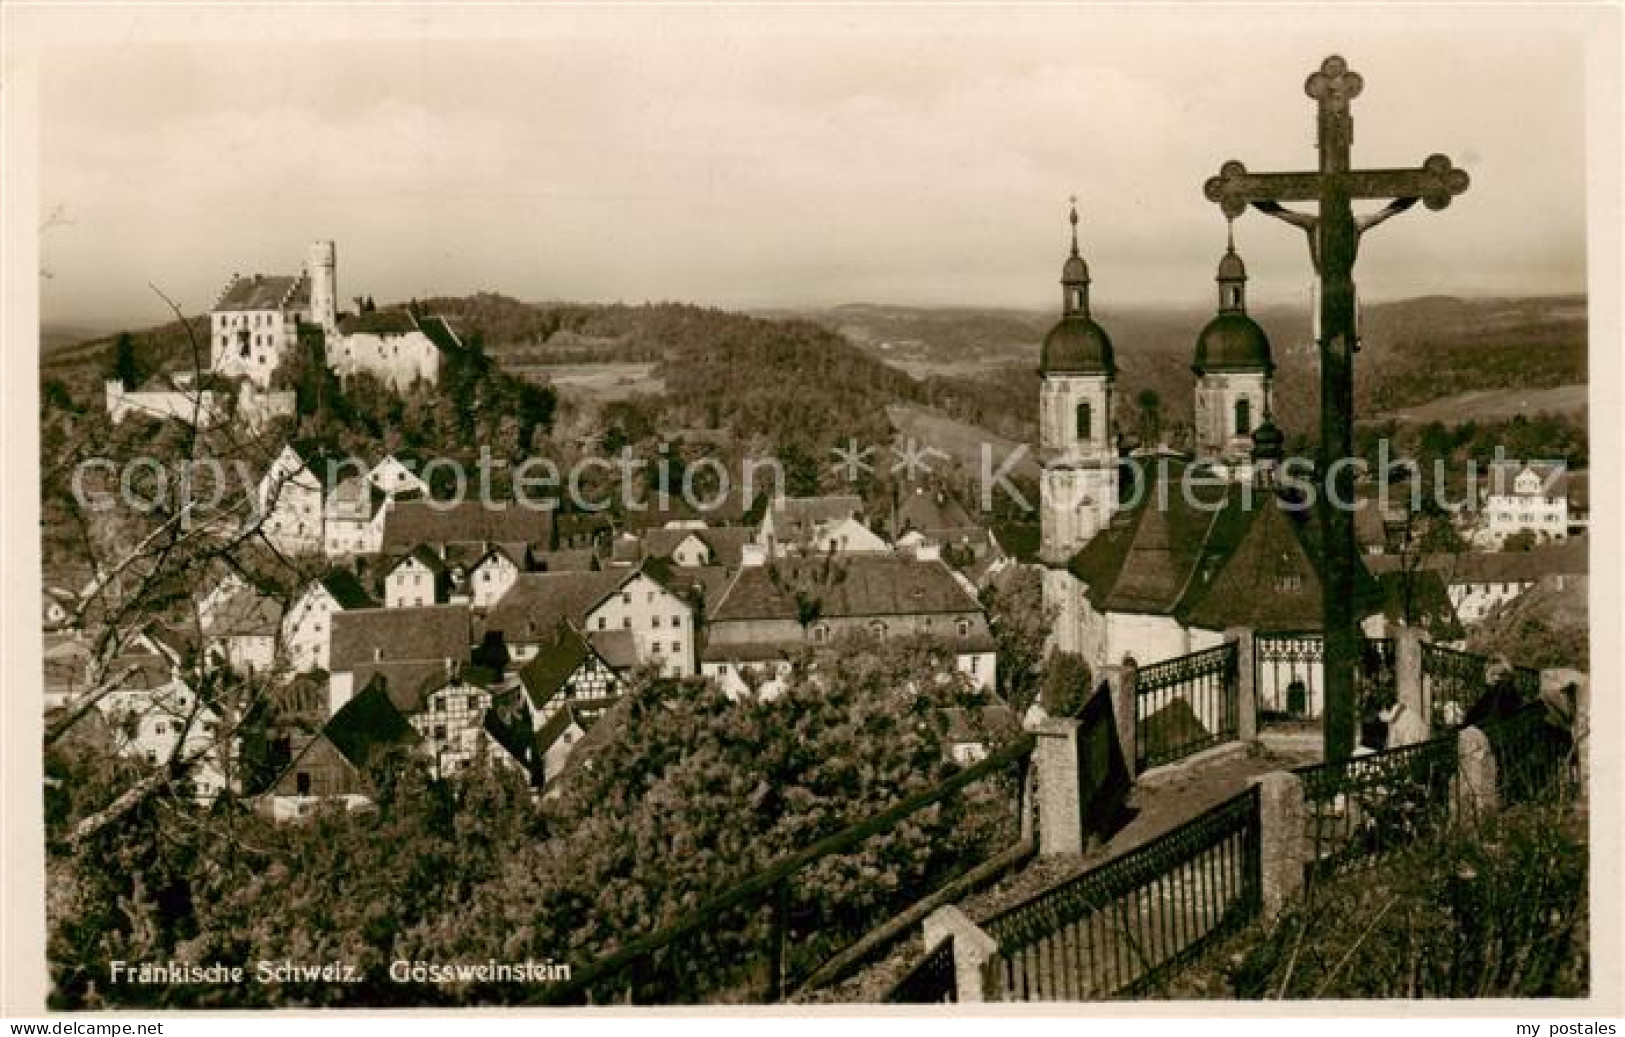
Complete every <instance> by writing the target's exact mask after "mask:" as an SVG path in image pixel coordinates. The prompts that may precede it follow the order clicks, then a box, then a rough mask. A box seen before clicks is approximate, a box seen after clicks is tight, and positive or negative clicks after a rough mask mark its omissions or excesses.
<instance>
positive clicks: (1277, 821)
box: [1253, 771, 1310, 920]
mask: <svg viewBox="0 0 1625 1037" xmlns="http://www.w3.org/2000/svg"><path fill="white" fill-rule="evenodd" d="M1253 783H1254V784H1255V785H1257V786H1258V820H1259V831H1260V839H1261V843H1262V845H1261V847H1260V855H1261V857H1262V860H1263V879H1264V904H1263V909H1264V918H1265V919H1266V920H1269V919H1273V918H1274V917H1275V916H1276V915H1278V914H1280V912H1281V909H1282V908H1283V907H1285V906H1286V905H1287V904H1288V903H1290V902H1291V901H1292V900H1293V899H1295V898H1296V897H1298V896H1299V895H1301V894H1302V893H1303V868H1304V865H1305V864H1307V863H1308V861H1309V852H1310V851H1309V846H1308V839H1307V818H1306V815H1305V813H1304V803H1303V779H1302V778H1300V777H1298V776H1297V775H1296V774H1293V773H1291V772H1290V771H1272V772H1270V773H1269V774H1265V775H1263V776H1261V777H1258V778H1254V779H1253Z"/></svg>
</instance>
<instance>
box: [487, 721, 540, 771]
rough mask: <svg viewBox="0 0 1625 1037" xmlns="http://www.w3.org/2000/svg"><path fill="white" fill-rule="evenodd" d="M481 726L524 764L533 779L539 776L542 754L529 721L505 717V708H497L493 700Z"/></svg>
mask: <svg viewBox="0 0 1625 1037" xmlns="http://www.w3.org/2000/svg"><path fill="white" fill-rule="evenodd" d="M481 726H482V727H483V728H484V730H485V733H486V734H488V735H490V736H491V741H493V742H495V743H496V744H497V745H499V746H501V747H502V748H503V750H505V751H506V752H507V753H508V755H509V756H512V757H513V758H514V759H515V760H517V761H519V763H520V764H521V765H523V766H524V768H525V770H526V771H528V772H529V773H530V775H531V780H532V781H534V780H536V779H537V778H538V777H539V774H538V771H539V770H540V768H541V759H540V756H541V754H540V753H538V752H537V745H538V740H537V738H536V736H535V735H534V734H533V733H532V732H531V729H530V725H529V724H528V723H526V722H525V721H524V720H523V719H514V720H509V719H505V718H504V716H503V710H501V709H499V708H497V706H496V704H495V703H494V702H493V703H492V706H491V708H490V709H487V710H486V711H485V716H484V717H483V718H482V719H481Z"/></svg>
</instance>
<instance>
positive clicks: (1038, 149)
mask: <svg viewBox="0 0 1625 1037" xmlns="http://www.w3.org/2000/svg"><path fill="white" fill-rule="evenodd" d="M1491 17H1494V18H1496V21H1495V22H1491V21H1490V20H1489V19H1490V18H1491ZM1555 22H1556V19H1552V18H1539V19H1535V18H1523V19H1521V20H1520V21H1517V22H1516V23H1513V22H1509V21H1508V20H1507V19H1506V18H1505V17H1503V16H1502V14H1500V13H1497V12H1492V11H1488V10H1486V9H1481V8H1480V9H1473V8H1457V9H1456V10H1455V11H1453V12H1448V13H1446V14H1444V15H1439V14H1437V13H1430V12H1424V11H1417V10H1408V9H1393V8H1386V9H1374V8H1366V9H1360V10H1353V11H1344V12H1327V11H1321V12H1318V13H1312V14H1309V15H1300V14H1294V13H1292V12H1288V11H1286V10H1284V9H1275V10H1263V9H1256V8H1225V9H1217V10H1212V9H1210V10H1208V11H1204V12H1192V11H1189V10H1184V11H1181V10H1174V9H1168V8H1161V9H1152V10H1151V11H1150V12H1149V13H1140V14H1133V13H1128V12H1122V11H1116V10H1103V9H1092V10H1062V9H1053V8H1022V9H1016V10H1010V11H1003V10H991V9H985V8H980V9H964V8H946V7H943V8H912V9H901V8H889V9H879V10H852V9H845V8H821V9H817V10H811V11H808V10H798V11H791V10H788V9H783V8H778V9H757V10H741V9H736V8H718V9H709V10H676V9H670V8H663V9H660V8H646V9H620V10H616V11H613V12H608V13H605V12H593V11H589V10H585V9H567V10H563V11H551V12H541V11H534V10H532V11H524V10H518V11H516V10H513V9H492V10H487V11H485V12H484V13H483V14H482V15H480V16H479V20H477V21H471V20H470V17H469V16H467V15H462V16H453V15H451V14H449V13H446V12H437V11H425V10H422V9H417V10H413V11H391V10H387V9H378V8H372V9H368V10H365V11H362V12H353V11H352V12H347V13H346V16H345V17H342V18H341V17H339V16H338V15H337V14H333V15H331V16H329V14H328V13H326V12H321V11H313V10H310V9H304V8H292V7H289V8H281V9H271V10H268V11H261V12H259V13H258V14H256V15H250V16H243V15H237V16H228V15H227V14H224V13H221V12H192V11H179V12H177V11H176V10H174V9H171V10H169V11H154V12H151V13H149V15H148V16H146V17H144V18H141V19H134V20H131V19H126V21H125V22H124V23H120V24H113V25H110V24H108V23H105V22H102V23H99V26H98V31H99V34H100V36H101V37H102V40H103V41H104V42H97V41H95V40H87V38H86V36H87V35H88V34H85V35H81V36H76V37H75V42H74V43H73V44H72V45H71V46H62V47H59V48H55V49H53V50H51V51H50V52H49V53H48V54H47V55H46V56H45V57H44V58H43V59H42V61H41V65H40V80H39V84H40V85H39V97H40V113H41V127H40V154H41V167H40V207H41V210H42V211H47V210H50V209H52V208H54V207H56V206H61V207H62V209H63V213H64V216H65V222H61V223H58V224H56V225H54V226H52V227H50V228H49V229H47V230H46V231H45V232H44V233H43V237H42V240H41V262H42V264H43V265H44V266H45V267H46V268H47V269H48V270H49V271H50V272H51V277H50V278H49V279H48V280H44V281H42V293H43V297H42V302H43V305H42V317H43V318H44V319H45V320H47V321H57V322H70V323H71V322H72V321H74V320H76V319H85V320H90V319H101V318H108V317H117V318H119V319H131V320H134V319H136V318H148V317H150V318H152V319H154V320H156V319H159V318H161V317H162V316H163V311H162V309H161V307H160V305H159V304H158V303H157V300H156V299H155V298H154V297H153V296H152V294H151V292H150V290H149V289H148V288H147V282H148V281H152V282H154V283H155V284H157V285H159V286H160V287H162V288H163V289H164V290H165V291H166V292H168V293H170V294H172V295H174V296H175V297H176V298H177V300H178V301H180V302H181V303H182V305H183V306H185V307H186V308H188V309H189V310H194V311H202V310H206V309H207V308H208V307H209V305H210V304H211V303H212V301H213V299H214V296H215V294H216V292H218V290H219V289H220V287H221V286H222V284H223V283H224V281H225V280H226V279H227V277H228V276H229V275H230V274H231V273H232V272H233V271H241V272H244V273H248V272H253V271H262V272H266V273H278V272H286V273H292V272H294V271H295V270H296V269H297V268H298V265H299V263H300V262H301V259H302V257H303V255H304V251H305V246H306V243H307V242H308V241H310V240H312V239H315V238H332V239H334V240H336V241H337V242H338V256H339V291H340V296H341V298H343V299H348V298H349V297H350V296H351V295H354V294H360V293H368V294H371V295H373V296H374V297H376V298H377V299H378V301H379V302H384V301H390V300H397V299H403V298H406V297H408V296H412V295H427V294H462V293H466V292H472V291H476V290H481V289H487V290H492V291H499V292H504V293H507V294H511V295H515V296H518V297H521V298H524V299H538V300H539V299H581V300H611V299H620V300H627V301H634V302H636V301H642V300H646V299H680V300H692V301H697V302H704V303H713V304H718V305H724V306H734V307H748V306H772V305H780V304H804V303H805V304H826V303H840V302H850V301H882V302H901V303H929V304H954V303H963V304H974V305H1014V306H1051V305H1055V304H1056V302H1057V299H1058V289H1057V288H1056V286H1055V280H1056V276H1057V273H1058V269H1059V265H1060V262H1061V259H1062V258H1063V256H1064V254H1065V247H1066V222H1065V214H1066V199H1067V196H1068V195H1069V194H1072V193H1076V194H1077V195H1078V196H1079V199H1080V207H1081V209H1082V214H1083V223H1082V239H1083V247H1084V252H1085V255H1086V256H1087V257H1088V259H1089V261H1090V265H1091V268H1092V270H1093V273H1094V278H1095V289H1094V291H1095V299H1096V302H1097V305H1098V306H1099V307H1100V308H1102V309H1108V310H1109V309H1110V308H1111V307H1112V306H1113V305H1128V304H1141V303H1152V302H1160V301H1169V302H1176V303H1190V302H1201V301H1204V300H1207V299H1209V298H1211V295H1212V276H1213V267H1214V263H1215V262H1216V261H1217V259H1218V257H1219V255H1220V253H1221V252H1222V251H1223V243H1224V225H1223V220H1222V218H1221V217H1220V215H1219V213H1218V211H1217V208H1216V207H1215V206H1213V205H1211V204H1209V203H1208V202H1206V201H1205V200H1204V199H1203V198H1202V195H1201V185H1202V181H1203V180H1204V179H1205V178H1206V177H1208V176H1209V175H1211V174H1213V173H1214V172H1216V171H1217V169H1218V167H1219V165H1220V164H1221V163H1222V162H1223V161H1224V160H1226V159H1229V158H1239V159H1242V160H1243V161H1245V162H1246V163H1247V165H1248V166H1249V168H1252V169H1255V170H1279V169H1301V168H1312V167H1313V163H1314V151H1313V146H1314V119H1313V112H1314V109H1313V104H1312V102H1311V101H1310V100H1309V99H1308V98H1306V97H1305V96H1304V94H1303V80H1304V78H1305V76H1306V75H1307V74H1308V73H1309V72H1310V71H1312V70H1313V69H1314V68H1315V67H1316V66H1317V65H1318V64H1319V62H1320V60H1321V58H1322V57H1324V56H1325V55H1326V54H1328V53H1332V52H1334V51H1335V52H1339V53H1342V54H1344V55H1345V56H1346V57H1347V58H1348V60H1349V62H1350V64H1351V65H1352V66H1353V67H1354V68H1355V69H1356V70H1357V71H1359V72H1360V73H1361V74H1362V75H1363V76H1364V78H1365V83H1366V86H1365V92H1364V95H1363V96H1362V97H1360V98H1359V99H1358V100H1357V101H1356V102H1355V108H1354V112H1355V152H1354V153H1355V162H1356V163H1357V164H1359V165H1364V166H1378V167H1392V166H1411V165H1416V164H1419V163H1420V162H1421V160H1422V159H1423V158H1425V157H1426V156H1427V155H1428V154H1430V153H1432V152H1435V151H1440V152H1444V153H1446V154H1448V155H1450V156H1451V158H1452V159H1454V160H1455V161H1456V163H1457V164H1458V165H1461V166H1464V167H1466V168H1467V169H1468V170H1469V171H1470V172H1471V174H1472V177H1473V185H1472V188H1471V190H1470V191H1469V192H1468V193H1467V195H1465V196H1464V197H1462V198H1460V199H1458V200H1457V201H1456V203H1455V204H1454V205H1452V206H1451V208H1449V209H1448V210H1446V211H1445V212H1442V213H1434V212H1428V211H1425V210H1423V209H1421V208H1420V207H1418V208H1417V209H1416V210H1413V211H1412V212H1411V213H1409V214H1406V215H1405V216H1403V217H1401V218H1399V219H1396V220H1394V221H1392V222H1390V223H1387V224H1385V225H1383V227H1382V228H1381V229H1380V230H1377V231H1373V232H1372V235H1371V237H1370V238H1368V239H1367V241H1366V243H1365V245H1364V247H1363V248H1362V252H1361V257H1360V267H1359V269H1358V271H1357V278H1358V280H1359V282H1360V285H1361V289H1362V292H1363V294H1364V295H1365V296H1366V297H1367V298H1392V297H1396V296H1407V295H1420V294H1428V293H1454V294H1463V295H1483V294H1519V293H1541V292H1564V291H1580V290H1583V289H1584V287H1585V280H1584V278H1585V272H1584V266H1585V224H1584V213H1585V199H1584V188H1585V179H1584V172H1585V70H1584V61H1583V59H1584V54H1585V51H1584V48H1583V47H1582V46H1581V41H1580V39H1579V37H1578V36H1577V35H1575V34H1573V33H1572V32H1566V31H1560V30H1558V29H1556V28H1554V27H1553V26H1554V24H1555ZM182 30H184V31H185V33H186V34H189V35H191V36H192V38H191V39H186V40H176V39H174V37H176V36H177V35H178V34H180V33H181V31H182ZM109 37H116V39H115V40H109ZM1237 239H1238V243H1239V246H1240V248H1241V250H1242V253H1243V255H1244V256H1245V257H1246V259H1247V260H1248V264H1249V268H1250V271H1251V273H1252V274H1253V275H1254V281H1253V299H1254V300H1255V301H1256V302H1262V303H1276V302H1297V301H1303V300H1304V299H1306V297H1307V286H1308V282H1309V277H1310V275H1309V267H1308V258H1307V249H1306V248H1305V246H1304V242H1303V238H1302V235H1301V232H1299V231H1296V230H1293V229H1291V228H1289V227H1287V226H1285V225H1284V224H1281V223H1279V222H1277V221H1273V220H1269V219H1268V218H1266V217H1264V216H1261V215H1259V214H1257V213H1251V214H1249V215H1248V216H1246V217H1244V218H1243V219H1242V221H1241V222H1240V223H1239V224H1238V225H1237Z"/></svg>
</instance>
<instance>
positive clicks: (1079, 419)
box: [1038, 204, 1117, 566]
mask: <svg viewBox="0 0 1625 1037" xmlns="http://www.w3.org/2000/svg"><path fill="white" fill-rule="evenodd" d="M1071 220H1072V254H1071V255H1069V256H1068V257H1067V259H1066V263H1065V264H1064V265H1063V266H1062V267H1061V320H1060V322H1059V323H1057V324H1056V325H1055V327H1054V329H1052V330H1051V331H1050V333H1049V335H1048V336H1046V337H1045V339H1044V348H1043V352H1042V354H1041V356H1040V359H1039V366H1038V373H1039V376H1040V378H1041V379H1042V387H1041V389H1040V394H1039V400H1038V446H1039V450H1038V454H1039V459H1040V461H1041V462H1042V463H1043V466H1044V472H1043V476H1042V480H1041V482H1040V509H1041V512H1040V520H1041V524H1042V528H1043V541H1042V545H1041V553H1042V557H1043V560H1044V562H1045V563H1046V564H1048V565H1051V566H1061V565H1065V564H1066V562H1067V560H1068V559H1069V558H1071V557H1072V555H1073V554H1075V553H1076V552H1077V551H1078V549H1079V548H1081V547H1083V545H1084V544H1087V543H1088V542H1089V541H1090V540H1091V539H1092V538H1093V537H1094V535H1095V534H1096V533H1098V532H1100V530H1101V529H1102V528H1103V527H1104V526H1105V525H1106V523H1107V521H1109V520H1110V518H1111V515H1112V512H1113V511H1115V510H1116V508H1117V446H1116V443H1115V438H1114V436H1113V432H1112V426H1113V422H1114V421H1115V419H1116V414H1115V410H1114V402H1115V401H1114V400H1113V384H1114V382H1115V380H1116V377H1117V364H1116V361H1115V360H1114V359H1113V356H1112V343H1111V339H1110V338H1108V337H1107V336H1106V332H1105V329H1103V328H1101V326H1100V325H1099V324H1096V323H1095V321H1094V318H1092V317H1091V316H1090V315H1089V264H1087V263H1085V262H1084V261H1083V257H1082V256H1081V255H1079V254H1078V210H1077V206H1076V204H1074V205H1073V208H1072V213H1071Z"/></svg>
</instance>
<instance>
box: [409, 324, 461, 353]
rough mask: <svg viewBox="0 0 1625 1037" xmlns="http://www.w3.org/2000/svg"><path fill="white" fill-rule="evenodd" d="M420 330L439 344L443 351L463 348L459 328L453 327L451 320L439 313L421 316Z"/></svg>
mask: <svg viewBox="0 0 1625 1037" xmlns="http://www.w3.org/2000/svg"><path fill="white" fill-rule="evenodd" d="M418 330H419V331H421V332H423V333H424V334H425V335H427V336H428V337H429V341H430V342H433V343H434V344H435V345H436V346H438V347H439V349H440V351H441V352H442V353H456V352H459V351H461V350H462V348H463V340H462V339H461V338H460V337H458V335H457V329H455V328H454V327H452V324H451V321H449V320H447V319H446V318H445V317H442V316H440V315H439V314H429V315H426V316H423V317H421V318H419V319H418Z"/></svg>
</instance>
